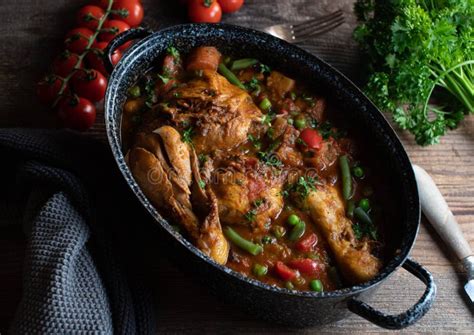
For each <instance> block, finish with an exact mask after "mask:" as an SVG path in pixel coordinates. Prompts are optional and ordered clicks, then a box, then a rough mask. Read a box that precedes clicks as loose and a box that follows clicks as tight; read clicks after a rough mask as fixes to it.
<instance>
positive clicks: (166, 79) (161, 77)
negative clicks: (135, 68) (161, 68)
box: [157, 73, 170, 85]
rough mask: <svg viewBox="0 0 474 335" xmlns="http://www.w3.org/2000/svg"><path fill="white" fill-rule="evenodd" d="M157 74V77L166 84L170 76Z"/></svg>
mask: <svg viewBox="0 0 474 335" xmlns="http://www.w3.org/2000/svg"><path fill="white" fill-rule="evenodd" d="M157 75H158V78H160V79H161V81H162V82H163V84H165V85H166V84H168V82H169V81H170V78H168V77H166V76H164V75H163V76H162V75H161V74H159V73H158V74H157Z"/></svg>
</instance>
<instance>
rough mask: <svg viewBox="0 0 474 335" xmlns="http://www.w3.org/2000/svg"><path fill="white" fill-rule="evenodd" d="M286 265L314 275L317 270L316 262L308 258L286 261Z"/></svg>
mask: <svg viewBox="0 0 474 335" xmlns="http://www.w3.org/2000/svg"><path fill="white" fill-rule="evenodd" d="M288 266H290V267H291V268H293V269H296V270H298V271H299V272H301V273H304V274H307V275H314V274H316V273H318V271H319V266H318V263H317V262H315V261H313V260H312V259H309V258H302V259H293V260H291V261H289V262H288Z"/></svg>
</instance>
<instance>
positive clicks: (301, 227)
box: [288, 220, 306, 241]
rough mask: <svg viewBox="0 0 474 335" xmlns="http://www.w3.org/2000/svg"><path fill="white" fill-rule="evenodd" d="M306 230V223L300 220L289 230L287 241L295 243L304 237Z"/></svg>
mask: <svg viewBox="0 0 474 335" xmlns="http://www.w3.org/2000/svg"><path fill="white" fill-rule="evenodd" d="M305 230H306V223H305V222H304V221H303V220H300V221H299V222H298V223H297V224H296V225H295V226H294V227H293V229H292V230H291V232H290V235H288V239H289V240H290V241H296V240H299V239H300V238H301V236H303V235H304V232H305Z"/></svg>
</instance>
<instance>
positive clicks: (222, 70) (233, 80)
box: [219, 63, 245, 90]
mask: <svg viewBox="0 0 474 335" xmlns="http://www.w3.org/2000/svg"><path fill="white" fill-rule="evenodd" d="M219 73H220V74H222V75H223V76H224V77H226V78H227V80H228V81H229V82H230V83H231V84H233V85H235V86H237V87H238V88H241V89H243V90H245V86H244V84H242V82H241V81H240V80H239V78H237V77H236V76H235V74H234V73H232V71H231V70H229V69H228V68H227V66H225V65H224V64H223V63H220V64H219Z"/></svg>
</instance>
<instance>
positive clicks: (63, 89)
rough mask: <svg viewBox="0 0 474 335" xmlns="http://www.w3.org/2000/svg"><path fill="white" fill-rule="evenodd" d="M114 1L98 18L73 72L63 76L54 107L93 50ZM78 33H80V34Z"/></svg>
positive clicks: (110, 1) (111, 1)
mask: <svg viewBox="0 0 474 335" xmlns="http://www.w3.org/2000/svg"><path fill="white" fill-rule="evenodd" d="M113 3H114V1H113V0H109V4H108V5H107V9H106V11H105V14H104V16H102V17H101V18H100V19H99V20H98V23H97V28H96V29H95V31H94V34H93V35H92V36H91V37H90V38H89V42H88V43H87V47H86V48H85V49H84V51H83V52H82V53H81V54H80V55H78V56H79V57H77V62H76V65H74V68H73V71H71V73H70V74H69V75H68V76H67V77H65V78H63V82H62V85H61V88H60V90H59V92H58V96H57V98H56V100H54V102H53V107H55V106H56V105H57V104H58V102H59V100H60V99H61V98H62V97H63V96H64V95H65V93H64V91H65V90H66V86H67V84H68V82H69V80H70V79H71V78H72V76H73V75H74V74H75V73H76V72H77V71H78V70H80V67H81V63H82V61H83V59H84V57H85V56H86V55H87V54H88V53H89V51H91V50H92V49H91V46H92V44H93V43H94V41H95V40H96V38H97V36H98V35H99V33H100V32H101V29H102V25H103V24H104V22H105V20H106V19H107V18H108V16H109V15H110V13H111V12H112V4H113ZM78 35H80V34H78ZM83 37H84V38H86V37H85V36H83ZM73 96H75V94H74V93H73Z"/></svg>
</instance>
